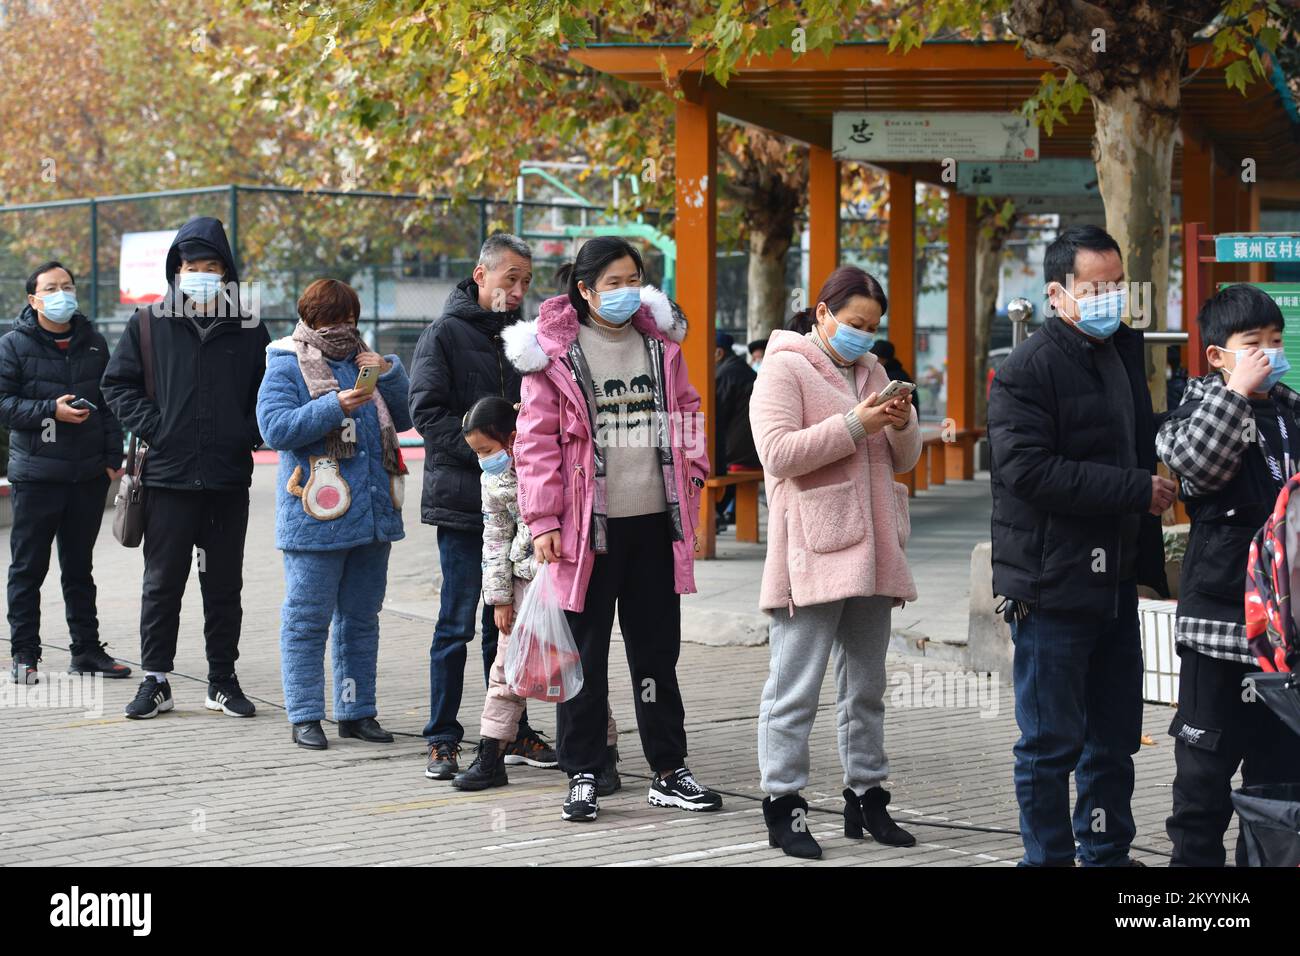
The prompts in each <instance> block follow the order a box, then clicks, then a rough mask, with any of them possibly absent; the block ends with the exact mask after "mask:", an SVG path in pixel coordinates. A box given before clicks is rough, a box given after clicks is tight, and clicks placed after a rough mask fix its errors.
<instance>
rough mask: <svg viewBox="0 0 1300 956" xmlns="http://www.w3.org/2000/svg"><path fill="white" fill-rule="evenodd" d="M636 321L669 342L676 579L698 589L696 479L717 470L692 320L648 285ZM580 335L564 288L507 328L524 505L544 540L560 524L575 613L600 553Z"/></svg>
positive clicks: (569, 604) (565, 586)
mask: <svg viewBox="0 0 1300 956" xmlns="http://www.w3.org/2000/svg"><path fill="white" fill-rule="evenodd" d="M631 321H632V324H633V325H634V326H635V327H636V329H637V331H639V332H640V333H641V334H642V335H646V336H652V337H654V338H657V339H661V340H662V341H663V342H664V391H665V393H666V394H665V400H666V401H667V404H668V418H669V441H670V442H671V444H672V448H673V468H674V474H673V477H674V479H675V481H676V487H677V500H678V501H679V502H681V511H682V528H683V531H684V534H685V540H684V541H674V542H673V581H674V586H675V590H676V592H677V593H678V594H691V593H694V591H695V528H696V525H697V523H698V521H699V512H700V495H699V491H698V490H697V489H696V487H695V485H694V484H693V483H692V482H691V480H690V479H691V478H699V479H701V480H703V479H704V478H705V477H707V476H708V473H709V459H708V454H707V452H706V450H705V445H706V441H705V436H704V429H703V427H702V423H701V421H700V420H699V419H700V416H699V410H700V396H699V393H698V392H696V391H695V389H694V388H693V387H692V386H691V383H690V380H689V379H688V378H687V377H686V363H685V361H684V359H683V358H682V350H681V347H680V346H679V345H678V343H679V342H681V340H682V339H683V338H684V337H685V335H686V322H685V318H684V317H683V316H682V315H681V313H680V312H679V311H677V310H676V309H674V307H673V306H672V304H671V303H670V302H669V300H668V297H667V296H666V295H664V294H663V293H662V292H660V291H659V290H658V289H656V288H654V287H653V286H643V287H642V288H641V307H640V308H639V309H638V310H637V311H636V313H635V314H633V316H632V319H631ZM577 337H578V313H577V310H575V309H574V308H573V304H572V303H570V302H569V299H568V297H567V296H562V295H561V296H555V297H554V298H551V299H547V300H546V301H545V302H543V303H542V307H541V310H540V314H539V315H538V317H537V319H536V320H534V321H532V322H519V323H516V324H515V325H513V326H511V327H509V328H507V329H506V330H505V332H504V333H502V338H503V340H504V343H505V352H506V357H507V358H508V359H510V361H511V363H512V364H513V365H514V366H515V367H516V368H517V369H519V371H520V372H522V373H523V375H524V379H523V385H522V388H521V398H522V403H523V404H522V407H521V408H520V411H519V420H518V424H517V426H516V427H517V434H516V437H515V470H516V472H517V473H518V475H519V511H520V514H521V515H522V516H523V519H524V521H525V522H526V523H527V524H528V530H529V531H531V532H532V535H533V538H534V540H535V539H536V538H538V537H540V536H541V535H543V534H546V533H547V532H550V531H555V530H557V529H558V530H559V532H560V561H559V563H558V565H557V566H556V569H555V571H556V574H557V578H556V580H557V582H558V584H559V586H560V589H561V593H562V594H564V595H565V599H564V606H565V609H566V610H569V611H574V612H578V611H581V610H582V609H583V606H584V603H585V601H586V598H587V584H588V582H589V581H590V580H591V569H592V566H593V565H594V563H595V560H596V555H595V552H593V551H592V549H591V521H592V511H593V505H594V503H595V493H596V481H595V440H594V437H593V435H592V431H591V420H590V418H589V417H588V415H587V402H586V398H585V397H584V395H583V392H582V389H581V388H580V387H579V385H578V383H577V381H576V380H575V379H574V377H573V372H572V371H571V370H570V369H569V367H568V365H566V364H565V362H564V361H562V359H563V358H564V356H565V354H566V352H567V350H568V348H569V346H570V345H571V344H572V343H573V341H574V340H575V339H577Z"/></svg>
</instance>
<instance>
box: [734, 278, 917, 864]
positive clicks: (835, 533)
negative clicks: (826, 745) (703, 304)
mask: <svg viewBox="0 0 1300 956" xmlns="http://www.w3.org/2000/svg"><path fill="white" fill-rule="evenodd" d="M888 305H889V301H888V299H887V298H886V296H885V291H884V289H882V288H881V287H880V283H879V282H877V281H876V280H875V279H874V278H873V277H872V276H870V275H868V274H867V273H865V272H863V271H862V270H861V269H857V268H854V267H852V266H843V267H841V268H839V269H836V270H835V271H834V272H833V273H832V274H831V276H830V278H828V279H827V280H826V283H825V285H823V286H822V288H821V291H820V292H819V293H818V296H817V300H816V305H815V306H814V307H813V308H811V309H805V310H804V311H803V312H801V313H799V314H798V315H796V316H795V317H794V319H793V320H792V321H791V322H790V325H789V328H788V330H787V331H782V332H774V333H773V334H772V337H771V339H769V341H768V345H767V355H766V357H765V359H764V362H763V374H762V375H760V376H759V377H758V381H757V382H756V383H755V385H754V395H753V398H752V399H751V400H750V406H749V417H750V422H751V423H752V425H753V430H754V443H755V445H756V446H757V447H758V456H759V458H760V460H761V461H762V463H763V471H764V472H765V473H766V478H767V496H768V531H769V535H768V546H767V560H766V562H765V563H764V566H763V586H762V593H761V595H760V601H759V605H760V607H761V608H762V609H763V610H764V611H767V612H768V613H769V614H770V617H771V624H770V630H769V637H768V639H769V642H770V644H771V670H770V671H769V673H768V677H767V682H766V684H765V685H764V686H763V696H762V699H761V701H760V703H759V711H758V765H759V771H760V774H761V781H760V786H761V787H762V789H763V792H764V793H765V794H766V798H765V799H764V801H763V816H764V818H765V821H766V823H767V831H768V842H769V843H770V844H771V845H772V846H774V847H780V848H781V850H783V851H784V852H785V853H786V854H788V855H790V856H795V857H804V858H816V857H819V856H821V848H820V847H819V846H818V844H817V841H816V840H815V839H814V838H813V836H812V834H811V833H810V832H809V828H808V827H807V825H806V822H805V821H806V817H807V813H808V804H807V802H806V801H805V800H804V798H803V796H802V795H801V793H800V791H801V790H802V789H803V788H804V787H805V786H806V785H807V783H808V766H809V759H810V755H809V752H808V739H809V735H810V734H811V732H812V726H813V719H814V718H815V717H816V715H817V700H818V696H819V694H820V691H821V686H822V681H823V679H824V678H825V675H826V668H827V665H828V663H830V661H831V660H832V659H834V662H835V663H834V668H835V678H836V689H837V693H836V710H837V714H836V717H837V723H838V726H839V743H840V763H841V764H842V766H843V768H844V794H843V796H844V835H845V836H846V837H849V838H851V839H862V837H863V833H864V831H866V832H869V833H870V834H871V835H872V836H873V837H874V838H875V840H876V842H877V843H883V844H887V845H889V846H912V845H913V844H915V843H916V839H915V838H914V837H913V836H912V835H911V834H909V833H907V832H906V831H905V830H903V829H902V828H901V827H899V826H898V825H897V824H895V823H894V821H893V820H892V819H891V818H890V816H889V812H888V809H887V808H888V804H889V791H887V790H885V789H884V783H885V780H886V778H887V777H888V776H889V763H888V761H887V759H886V757H885V747H884V733H885V731H884V690H885V651H886V650H887V649H888V646H889V634H890V617H891V615H892V613H893V608H895V607H897V606H899V605H901V604H902V603H903V602H904V601H912V600H915V599H916V587H915V585H914V584H913V581H912V574H911V571H910V570H909V568H908V564H907V554H906V552H905V550H904V548H905V546H906V544H907V536H908V533H909V531H910V527H911V525H910V519H909V517H908V512H907V489H906V488H905V487H904V486H903V485H901V484H899V483H898V482H896V481H895V480H894V475H895V474H898V473H902V472H907V471H911V470H912V468H913V467H914V466H915V465H916V462H917V459H918V458H919V457H920V453H921V436H920V429H919V428H918V425H917V419H916V413H915V411H914V409H913V408H912V403H911V400H910V398H909V397H908V395H907V394H906V393H905V392H904V393H902V394H899V395H897V396H895V397H893V398H889V399H886V400H884V401H881V402H878V403H877V401H876V399H877V396H878V395H879V393H880V392H881V391H883V390H884V389H885V388H886V387H888V385H889V384H890V379H889V376H888V374H886V372H885V369H884V367H883V366H882V365H881V364H880V362H879V360H878V359H877V358H876V356H875V355H874V354H871V353H870V351H869V350H870V348H871V345H872V343H873V341H874V339H875V335H876V331H877V329H878V328H879V326H880V321H881V318H882V316H883V315H884V313H885V310H886V309H887V308H888Z"/></svg>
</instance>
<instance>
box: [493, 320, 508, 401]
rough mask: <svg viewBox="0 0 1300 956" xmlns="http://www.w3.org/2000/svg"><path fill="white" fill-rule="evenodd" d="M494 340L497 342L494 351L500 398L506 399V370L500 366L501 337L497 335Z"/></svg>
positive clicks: (502, 346) (502, 345)
mask: <svg viewBox="0 0 1300 956" xmlns="http://www.w3.org/2000/svg"><path fill="white" fill-rule="evenodd" d="M496 340H497V347H496V349H495V351H496V353H497V381H498V382H499V383H500V384H501V397H502V398H505V397H506V368H505V366H504V365H503V364H501V350H502V349H503V348H504V347H505V346H504V344H503V343H502V341H501V336H499V335H498V336H497V337H496Z"/></svg>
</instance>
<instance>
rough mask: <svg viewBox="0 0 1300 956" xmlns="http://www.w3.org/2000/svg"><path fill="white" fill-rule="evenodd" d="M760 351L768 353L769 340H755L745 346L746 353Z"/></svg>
mask: <svg viewBox="0 0 1300 956" xmlns="http://www.w3.org/2000/svg"><path fill="white" fill-rule="evenodd" d="M760 349H761V350H763V351H764V352H766V351H767V339H754V341H752V342H750V343H749V344H748V345H746V346H745V351H746V352H757V351H759V350H760Z"/></svg>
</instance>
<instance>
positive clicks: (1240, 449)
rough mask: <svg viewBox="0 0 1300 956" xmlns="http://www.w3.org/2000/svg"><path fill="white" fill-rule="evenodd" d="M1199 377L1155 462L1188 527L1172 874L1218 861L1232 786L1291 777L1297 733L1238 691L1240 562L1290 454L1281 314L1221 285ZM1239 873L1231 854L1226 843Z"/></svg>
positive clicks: (1293, 437) (1293, 401) (1208, 309)
mask: <svg viewBox="0 0 1300 956" xmlns="http://www.w3.org/2000/svg"><path fill="white" fill-rule="evenodd" d="M1197 323H1198V324H1199V325H1200V329H1201V341H1202V344H1203V345H1204V346H1205V351H1206V359H1207V361H1208V363H1209V365H1210V367H1211V369H1212V371H1211V372H1210V373H1209V374H1208V375H1203V376H1201V377H1199V378H1195V379H1192V380H1190V381H1189V382H1188V383H1187V389H1186V391H1185V393H1184V395H1183V401H1182V404H1181V405H1179V407H1178V408H1177V409H1176V410H1174V411H1173V412H1172V413H1171V414H1170V415H1169V417H1168V418H1167V419H1166V420H1165V422H1164V424H1163V425H1161V427H1160V430H1159V432H1158V433H1157V435H1156V453H1157V455H1158V456H1159V457H1160V460H1161V461H1163V462H1164V463H1165V464H1166V465H1167V466H1168V467H1169V469H1170V470H1171V471H1172V472H1174V473H1175V474H1176V475H1177V476H1178V477H1179V479H1180V482H1181V491H1180V494H1181V495H1182V498H1183V500H1184V502H1185V503H1186V505H1187V510H1188V513H1189V514H1190V515H1191V518H1192V526H1191V533H1190V535H1189V537H1188V543H1187V553H1186V556H1185V557H1184V559H1183V574H1182V579H1181V581H1180V583H1179V597H1178V612H1177V623H1176V630H1175V634H1176V640H1177V643H1178V656H1179V661H1180V664H1179V690H1178V712H1177V714H1176V715H1175V717H1174V720H1173V724H1172V726H1170V728H1169V733H1170V734H1171V735H1172V736H1173V737H1174V739H1175V743H1174V758H1175V765H1176V768H1177V769H1176V773H1175V776H1174V787H1173V813H1172V815H1171V816H1170V817H1169V819H1168V820H1167V821H1166V824H1165V827H1166V830H1167V831H1168V833H1169V838H1170V840H1171V841H1172V842H1173V859H1172V865H1174V866H1223V865H1224V859H1225V852H1224V846H1223V836H1224V833H1225V831H1226V830H1227V827H1228V823H1229V822H1230V820H1231V819H1232V801H1231V788H1232V777H1233V774H1235V773H1236V771H1237V768H1238V767H1239V766H1240V768H1241V771H1242V777H1243V779H1244V781H1245V783H1246V784H1247V785H1253V784H1264V783H1280V782H1285V781H1287V780H1289V779H1291V778H1296V777H1300V736H1297V735H1296V734H1293V733H1291V731H1290V730H1288V729H1287V728H1286V727H1285V726H1284V725H1283V724H1282V722H1281V721H1280V720H1278V718H1277V717H1276V716H1274V715H1273V713H1272V712H1271V711H1270V710H1269V709H1268V707H1267V706H1266V705H1264V704H1263V703H1261V702H1258V701H1256V700H1254V699H1253V695H1251V694H1249V693H1248V692H1247V691H1244V690H1243V688H1242V679H1243V678H1244V677H1245V676H1246V675H1247V674H1249V673H1252V672H1254V671H1256V670H1257V668H1256V666H1255V663H1254V658H1253V657H1252V656H1251V654H1250V652H1249V651H1248V649H1247V647H1246V636H1245V626H1244V625H1245V590H1246V560H1247V554H1248V552H1249V549H1250V542H1251V539H1252V538H1253V537H1254V536H1255V533H1256V532H1257V531H1258V530H1259V528H1260V526H1261V525H1263V523H1264V521H1265V520H1266V519H1267V518H1268V515H1269V512H1270V511H1271V510H1272V507H1273V502H1274V500H1275V499H1276V497H1277V493H1278V492H1279V491H1280V490H1281V488H1282V485H1283V484H1284V483H1285V482H1286V479H1287V477H1288V476H1289V475H1290V474H1292V473H1293V472H1294V471H1295V470H1296V468H1297V464H1296V457H1297V455H1300V395H1297V393H1296V392H1294V391H1292V390H1291V389H1290V388H1288V387H1287V386H1286V385H1283V384H1282V383H1281V378H1282V376H1283V374H1285V372H1286V371H1287V370H1288V368H1289V367H1290V366H1289V364H1288V363H1287V359H1286V355H1285V354H1284V352H1283V350H1282V328H1283V318H1282V313H1281V310H1280V309H1278V307H1277V304H1276V303H1275V302H1274V301H1273V300H1272V298H1270V297H1269V295H1268V294H1267V293H1266V292H1264V291H1263V290H1261V289H1258V288H1256V287H1254V286H1249V285H1233V286H1228V287H1227V288H1225V289H1223V290H1221V291H1220V292H1219V293H1218V294H1217V295H1215V296H1214V297H1212V298H1211V299H1209V301H1207V302H1206V303H1205V305H1204V306H1203V307H1202V308H1201V312H1200V314H1199V315H1198V316H1197ZM1237 863H1238V865H1244V863H1245V859H1244V847H1243V845H1242V843H1241V841H1240V840H1239V841H1238V845H1237Z"/></svg>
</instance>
